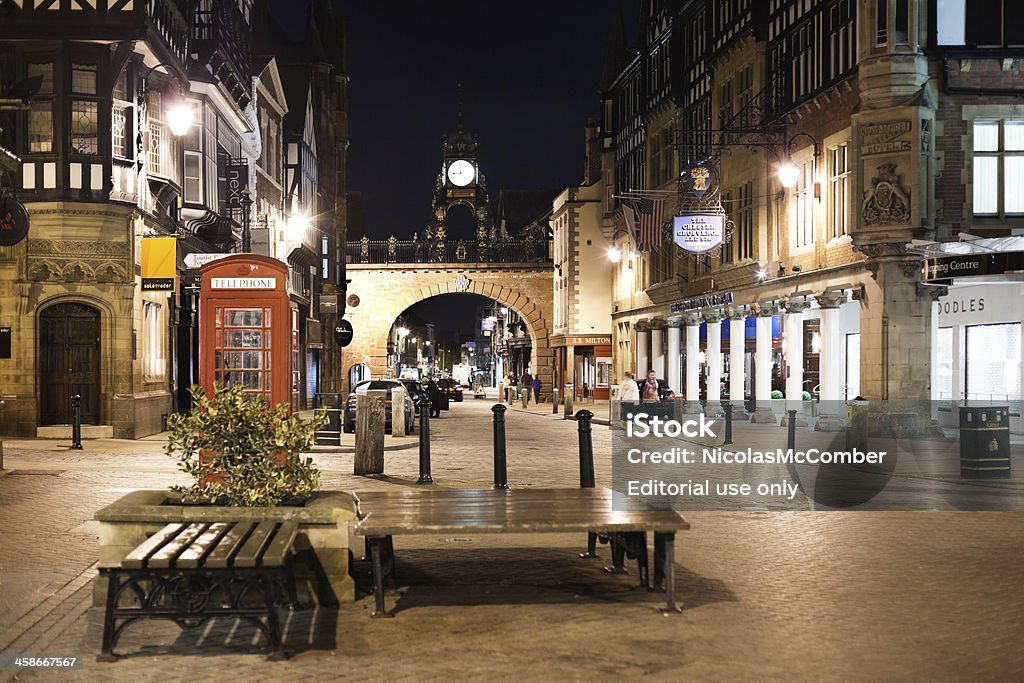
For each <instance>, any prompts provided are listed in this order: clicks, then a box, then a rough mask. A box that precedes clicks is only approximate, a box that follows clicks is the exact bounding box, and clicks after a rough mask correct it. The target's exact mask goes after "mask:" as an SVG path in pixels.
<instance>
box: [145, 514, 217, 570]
mask: <svg viewBox="0 0 1024 683" xmlns="http://www.w3.org/2000/svg"><path fill="white" fill-rule="evenodd" d="M209 526H210V525H209V524H189V525H188V526H187V527H185V529H184V530H183V531H182V532H181V533H179V534H178V535H177V536H176V537H175V538H174V540H172V541H171V542H170V543H168V544H167V545H165V546H164V547H162V548H160V550H158V551H157V552H156V553H154V554H153V556H152V557H150V558H149V561H148V562H147V563H146V566H148V567H151V568H154V569H167V568H168V567H170V566H172V565H173V564H174V561H175V560H176V559H177V557H178V555H180V554H181V553H182V551H183V550H185V548H187V547H189V546H190V545H191V544H192V541H194V540H196V538H197V537H199V536H200V535H202V533H203V532H204V531H206V529H207V528H208V527H209Z"/></svg>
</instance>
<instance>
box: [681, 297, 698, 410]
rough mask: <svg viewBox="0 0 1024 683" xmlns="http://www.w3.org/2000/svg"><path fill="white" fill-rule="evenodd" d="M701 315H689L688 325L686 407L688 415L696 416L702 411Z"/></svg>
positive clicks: (684, 319)
mask: <svg viewBox="0 0 1024 683" xmlns="http://www.w3.org/2000/svg"><path fill="white" fill-rule="evenodd" d="M702 321H703V317H702V316H701V314H700V313H687V314H686V317H684V318H683V322H684V323H685V324H686V406H685V407H684V410H685V412H686V414H687V415H696V414H698V413H700V412H701V410H700V358H699V355H700V324H701V322H702Z"/></svg>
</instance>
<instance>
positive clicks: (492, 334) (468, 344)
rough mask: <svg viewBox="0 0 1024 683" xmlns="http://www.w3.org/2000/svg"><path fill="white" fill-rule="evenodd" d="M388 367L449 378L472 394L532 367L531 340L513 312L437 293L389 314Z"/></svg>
mask: <svg viewBox="0 0 1024 683" xmlns="http://www.w3.org/2000/svg"><path fill="white" fill-rule="evenodd" d="M387 351H388V362H387V367H388V372H389V374H391V375H392V376H394V377H405V378H409V379H414V380H420V381H425V380H427V379H429V378H435V379H436V378H449V377H450V378H452V379H453V380H455V381H457V382H458V383H460V384H462V385H464V386H465V387H467V388H470V389H473V390H474V392H477V393H478V395H479V393H480V392H483V393H486V391H487V390H490V395H492V396H493V395H495V394H494V390H495V389H496V388H497V387H498V386H499V385H505V384H507V383H508V378H509V377H515V378H516V379H517V381H518V380H521V378H522V377H523V375H525V374H526V373H529V372H532V360H533V358H532V355H533V343H532V340H531V337H530V330H529V327H528V323H527V322H526V321H525V320H523V319H522V318H521V317H520V316H519V314H518V313H516V312H515V311H514V310H512V309H511V308H509V307H508V306H506V305H504V304H502V303H501V302H498V301H495V300H493V299H490V298H488V297H484V296H480V295H477V294H442V295H439V296H435V297H431V298H429V299H425V300H423V301H420V302H418V303H416V304H414V305H412V306H410V307H409V308H407V309H405V310H404V311H402V313H401V314H400V315H399V316H398V317H397V318H396V319H395V321H394V323H393V324H392V325H391V329H390V331H389V333H388V342H387Z"/></svg>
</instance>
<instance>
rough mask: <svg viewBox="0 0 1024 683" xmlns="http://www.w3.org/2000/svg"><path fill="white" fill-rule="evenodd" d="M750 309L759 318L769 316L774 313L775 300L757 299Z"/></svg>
mask: <svg viewBox="0 0 1024 683" xmlns="http://www.w3.org/2000/svg"><path fill="white" fill-rule="evenodd" d="M750 311H751V313H753V314H754V315H756V316H757V317H759V318H770V317H771V316H773V315H775V302H774V301H759V302H757V303H756V304H753V305H752V306H751V307H750Z"/></svg>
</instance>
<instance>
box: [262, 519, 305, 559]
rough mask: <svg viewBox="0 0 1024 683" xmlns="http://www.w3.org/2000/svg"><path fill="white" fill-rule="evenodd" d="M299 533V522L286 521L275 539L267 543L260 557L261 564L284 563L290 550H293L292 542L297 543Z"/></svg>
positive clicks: (275, 535)
mask: <svg viewBox="0 0 1024 683" xmlns="http://www.w3.org/2000/svg"><path fill="white" fill-rule="evenodd" d="M298 535H299V525H298V523H297V522H284V523H283V524H281V526H280V527H279V528H278V530H277V533H276V534H274V538H273V540H271V541H270V543H268V544H267V548H266V550H264V551H263V557H261V558H260V566H261V567H280V566H282V565H284V561H285V559H286V558H287V557H288V552H289V551H290V550H291V548H292V544H294V543H295V537H296V536H298Z"/></svg>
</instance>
